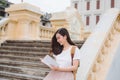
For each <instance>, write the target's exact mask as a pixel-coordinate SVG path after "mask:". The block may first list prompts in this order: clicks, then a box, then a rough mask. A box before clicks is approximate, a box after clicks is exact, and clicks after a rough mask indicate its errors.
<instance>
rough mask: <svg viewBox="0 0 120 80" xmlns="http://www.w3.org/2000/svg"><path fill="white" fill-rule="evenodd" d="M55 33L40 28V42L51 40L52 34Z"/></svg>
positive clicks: (47, 28) (45, 28) (51, 29)
mask: <svg viewBox="0 0 120 80" xmlns="http://www.w3.org/2000/svg"><path fill="white" fill-rule="evenodd" d="M54 33H55V30H54V28H49V27H44V26H40V38H41V39H42V40H45V39H46V40H51V38H52V36H53V34H54Z"/></svg>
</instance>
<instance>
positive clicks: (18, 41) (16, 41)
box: [5, 40, 51, 44]
mask: <svg viewBox="0 0 120 80" xmlns="http://www.w3.org/2000/svg"><path fill="white" fill-rule="evenodd" d="M5 42H6V43H44V44H45V43H50V42H51V41H50V40H6V41H5Z"/></svg>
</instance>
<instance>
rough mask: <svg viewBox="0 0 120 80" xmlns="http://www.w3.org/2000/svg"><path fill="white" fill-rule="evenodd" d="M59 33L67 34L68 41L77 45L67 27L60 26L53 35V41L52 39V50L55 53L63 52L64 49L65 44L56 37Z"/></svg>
mask: <svg viewBox="0 0 120 80" xmlns="http://www.w3.org/2000/svg"><path fill="white" fill-rule="evenodd" d="M57 33H59V34H60V35H62V36H66V37H67V42H68V43H69V44H71V45H75V44H74V43H73V42H72V40H71V39H70V35H69V33H68V31H67V29H65V28H60V29H58V30H57V31H56V32H55V34H54V35H53V37H52V41H51V48H52V52H53V54H55V55H58V54H60V53H61V52H62V50H63V45H60V44H59V43H58V42H57V39H56V34H57Z"/></svg>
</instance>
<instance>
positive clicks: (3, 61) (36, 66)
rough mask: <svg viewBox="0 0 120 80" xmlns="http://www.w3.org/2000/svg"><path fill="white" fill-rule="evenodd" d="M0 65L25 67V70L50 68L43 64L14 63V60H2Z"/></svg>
mask: <svg viewBox="0 0 120 80" xmlns="http://www.w3.org/2000/svg"><path fill="white" fill-rule="evenodd" d="M0 64H1V65H8V66H18V67H24V68H33V69H37V68H40V67H41V68H48V66H46V65H45V64H43V63H42V62H25V61H24V62H23V61H13V60H1V59H0Z"/></svg>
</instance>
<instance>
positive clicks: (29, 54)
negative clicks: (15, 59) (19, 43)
mask: <svg viewBox="0 0 120 80" xmlns="http://www.w3.org/2000/svg"><path fill="white" fill-rule="evenodd" d="M46 54H47V53H43V54H36V53H35V54H34V53H33V54H31V53H12V52H0V55H1V56H21V57H22V56H27V57H43V56H45V55H46Z"/></svg>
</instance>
